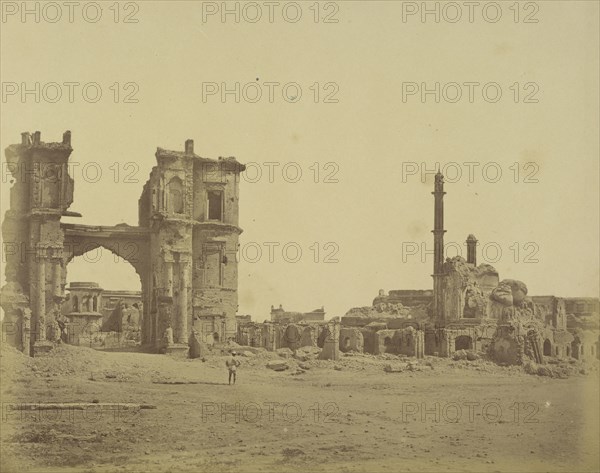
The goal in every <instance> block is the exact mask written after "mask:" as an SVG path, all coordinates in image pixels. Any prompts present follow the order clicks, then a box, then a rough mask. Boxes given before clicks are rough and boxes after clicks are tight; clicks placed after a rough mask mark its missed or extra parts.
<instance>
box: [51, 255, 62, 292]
mask: <svg viewBox="0 0 600 473" xmlns="http://www.w3.org/2000/svg"><path fill="white" fill-rule="evenodd" d="M60 263H61V260H60V259H54V260H53V261H52V291H53V296H54V297H62V271H61V269H62V267H61V264H60Z"/></svg>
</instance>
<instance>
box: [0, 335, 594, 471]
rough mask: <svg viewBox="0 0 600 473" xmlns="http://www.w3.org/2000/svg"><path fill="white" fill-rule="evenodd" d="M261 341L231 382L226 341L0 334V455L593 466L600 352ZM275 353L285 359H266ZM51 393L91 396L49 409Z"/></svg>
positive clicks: (296, 466) (395, 467)
mask: <svg viewBox="0 0 600 473" xmlns="http://www.w3.org/2000/svg"><path fill="white" fill-rule="evenodd" d="M242 350H244V349H243V348H242ZM255 351H256V353H255V354H253V353H249V352H246V353H245V354H246V355H247V356H244V357H241V361H242V366H241V367H240V369H239V372H238V384H237V385H235V386H229V385H228V384H227V372H226V369H225V359H226V357H225V356H224V355H222V354H220V353H219V354H216V353H215V354H214V355H211V356H207V357H206V360H205V361H202V360H183V359H182V360H177V359H172V358H169V357H168V356H163V355H150V354H143V353H123V352H119V353H117V352H99V351H94V350H91V349H88V348H83V347H72V346H61V347H59V348H57V349H56V350H54V352H52V354H51V355H50V356H49V357H46V358H35V359H32V358H28V357H26V356H24V355H22V354H21V353H19V352H17V351H15V350H13V349H10V348H4V349H3V350H2V358H1V368H2V408H3V409H2V423H1V427H2V432H1V440H2V451H1V454H2V460H1V461H2V463H1V467H2V468H1V471H2V472H3V473H4V472H7V473H8V472H28V471H30V472H34V471H35V472H51V471H72V472H75V471H77V472H79V471H83V472H118V471H127V472H155V471H156V472H158V471H160V472H168V471H172V472H188V471H189V472H198V471H206V472H257V471H264V472H284V471H323V472H330V471H331V472H379V471H413V472H414V471H427V472H436V471H456V472H462V471H465V472H467V471H477V472H480V471H481V472H486V471H489V472H496V471H569V472H573V471H598V470H599V452H598V448H599V447H598V445H599V442H598V440H599V418H598V371H597V369H595V367H594V366H592V367H591V369H590V367H588V368H587V370H588V371H589V374H587V375H582V374H576V375H573V376H570V377H569V378H568V379H556V378H550V377H542V376H536V375H529V374H526V373H525V372H524V371H523V369H522V368H520V367H499V366H495V365H493V364H491V363H489V362H485V361H481V360H477V361H471V362H470V361H467V360H461V361H452V360H445V359H438V358H431V357H427V358H426V359H425V360H422V362H421V363H420V364H419V365H416V366H413V367H412V368H411V369H405V370H404V371H402V372H391V373H387V372H385V371H384V366H385V365H390V366H391V367H392V368H395V367H400V366H406V365H405V363H404V362H405V361H406V360H404V362H403V360H401V359H400V358H398V357H395V356H391V355H387V356H386V355H384V356H380V357H375V356H368V355H367V356H344V357H342V359H341V360H339V361H337V362H333V361H318V360H314V359H310V357H308V358H309V359H308V361H305V362H298V361H297V360H295V359H291V358H287V359H284V358H282V357H281V356H279V355H278V354H277V353H267V352H263V351H257V350H255ZM386 358H387V359H386ZM269 360H279V361H283V362H287V364H288V365H289V367H290V368H289V369H287V370H285V371H273V370H270V369H267V368H266V367H265V365H266V364H267V363H268V362H269ZM298 365H300V366H302V367H304V368H306V369H305V370H299V369H298ZM22 403H34V407H36V406H37V407H36V408H35V410H22V409H18V407H19V406H21V408H22V407H23V405H22ZM48 403H93V404H95V405H91V406H88V405H81V404H80V405H79V408H78V409H71V408H69V409H60V410H59V409H47V410H40V408H41V407H43V406H45V407H46V408H48V407H50V406H49V405H48ZM108 403H117V404H120V407H119V406H117V407H115V406H114V405H109V404H108ZM132 403H133V404H139V405H143V406H142V407H143V408H142V409H137V407H132V406H131V405H130V404H132ZM82 406H83V407H82ZM154 407H155V408H154Z"/></svg>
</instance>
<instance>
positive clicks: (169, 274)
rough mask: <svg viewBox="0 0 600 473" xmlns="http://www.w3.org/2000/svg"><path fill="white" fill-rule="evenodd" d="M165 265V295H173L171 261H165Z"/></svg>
mask: <svg viewBox="0 0 600 473" xmlns="http://www.w3.org/2000/svg"><path fill="white" fill-rule="evenodd" d="M165 265H166V266H167V281H166V285H167V286H166V288H165V289H166V295H167V296H168V297H173V262H172V261H166V262H165Z"/></svg>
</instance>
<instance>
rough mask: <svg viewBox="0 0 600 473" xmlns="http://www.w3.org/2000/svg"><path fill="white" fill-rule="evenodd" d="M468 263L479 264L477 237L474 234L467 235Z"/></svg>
mask: <svg viewBox="0 0 600 473" xmlns="http://www.w3.org/2000/svg"><path fill="white" fill-rule="evenodd" d="M467 263H470V264H472V265H474V266H477V238H475V235H473V234H471V235H469V236H468V237H467Z"/></svg>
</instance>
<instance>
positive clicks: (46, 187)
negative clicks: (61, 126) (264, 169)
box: [0, 131, 245, 355]
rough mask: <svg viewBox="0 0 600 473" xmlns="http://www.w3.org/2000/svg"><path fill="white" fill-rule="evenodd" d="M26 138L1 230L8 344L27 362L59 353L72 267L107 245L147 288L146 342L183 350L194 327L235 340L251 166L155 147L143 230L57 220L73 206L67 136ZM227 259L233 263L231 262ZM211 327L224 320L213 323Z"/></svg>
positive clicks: (16, 148)
mask: <svg viewBox="0 0 600 473" xmlns="http://www.w3.org/2000/svg"><path fill="white" fill-rule="evenodd" d="M40 138H41V136H40V132H35V133H34V134H33V135H31V134H30V133H22V139H21V143H20V144H16V145H11V146H9V147H8V148H6V158H7V168H8V171H9V172H10V173H11V175H12V177H13V179H14V184H13V187H12V189H11V199H10V209H9V210H8V211H7V212H6V215H5V218H4V221H3V223H2V233H3V237H4V245H5V248H4V251H5V255H6V281H7V283H6V285H5V286H4V287H3V288H2V291H1V294H0V295H1V304H2V308H3V309H4V313H5V317H4V320H3V336H4V337H5V340H7V341H8V342H9V343H11V344H13V345H14V346H16V347H17V348H19V349H20V350H22V351H24V352H26V353H29V354H31V355H35V354H39V353H43V352H45V351H47V350H49V349H50V348H51V347H52V346H53V341H55V337H56V333H57V331H56V329H55V327H56V324H57V318H58V316H59V314H60V306H61V304H62V302H63V300H64V288H65V283H66V267H67V264H68V263H69V261H71V259H73V258H74V257H76V256H80V255H82V254H84V253H86V252H87V251H90V250H93V249H95V248H98V247H103V248H106V249H108V250H110V251H111V252H113V253H115V254H116V255H118V256H120V257H121V258H123V259H124V260H126V261H128V262H129V263H131V264H132V266H133V267H134V268H135V270H136V272H137V273H138V274H139V276H140V279H141V282H142V298H143V308H144V312H143V319H142V343H143V344H144V345H146V347H148V348H151V349H153V350H155V351H157V352H169V351H179V350H181V351H185V350H187V349H188V339H189V335H190V333H191V331H192V329H194V330H196V331H198V332H199V333H200V334H202V335H203V336H204V338H206V336H210V337H214V338H215V339H216V338H217V336H218V337H219V339H221V340H226V339H227V338H228V337H232V336H234V335H235V313H236V311H237V259H236V258H235V257H232V255H235V253H236V252H237V247H238V237H239V234H240V233H241V232H242V230H241V229H240V228H239V227H238V209H239V179H240V172H242V171H243V170H244V169H245V167H244V165H242V164H240V163H238V162H237V161H236V160H235V158H219V159H218V160H213V159H207V158H202V157H200V156H198V155H196V154H194V143H193V141H192V140H187V141H186V143H185V151H184V152H177V151H168V150H164V149H161V148H158V149H157V151H156V161H157V165H156V166H154V167H153V168H152V171H151V173H150V178H149V179H148V181H147V182H146V184H145V185H144V188H143V191H142V195H141V197H140V199H139V201H138V206H139V223H138V226H129V225H125V224H121V225H116V226H91V225H77V224H67V223H63V222H61V218H62V217H63V216H72V217H73V216H81V215H80V214H78V213H75V212H71V211H69V210H68V209H69V207H70V206H71V204H72V202H73V187H74V182H73V179H72V178H71V177H70V176H69V173H68V160H69V156H70V155H71V152H72V151H73V149H72V147H71V133H70V132H69V131H67V132H65V133H64V135H63V140H62V142H61V143H44V142H42V141H41V139H40ZM227 254H229V256H230V257H227V256H226V255H227ZM215 320H216V321H218V322H219V323H215Z"/></svg>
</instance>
